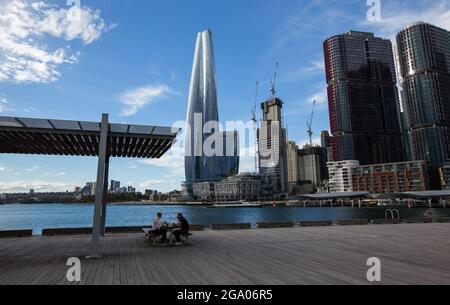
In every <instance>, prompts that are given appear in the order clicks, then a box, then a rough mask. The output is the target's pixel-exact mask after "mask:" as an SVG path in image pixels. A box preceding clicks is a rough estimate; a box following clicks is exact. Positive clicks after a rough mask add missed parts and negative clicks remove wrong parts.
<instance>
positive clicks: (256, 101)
mask: <svg viewBox="0 0 450 305" xmlns="http://www.w3.org/2000/svg"><path fill="white" fill-rule="evenodd" d="M258 91H259V81H257V82H256V93H255V104H254V105H253V109H252V121H253V135H254V143H253V145H255V173H256V174H257V173H258V156H259V147H258V139H257V137H258V135H257V133H258V131H257V129H258V128H257V125H258V120H257V119H256V104H257V103H258Z"/></svg>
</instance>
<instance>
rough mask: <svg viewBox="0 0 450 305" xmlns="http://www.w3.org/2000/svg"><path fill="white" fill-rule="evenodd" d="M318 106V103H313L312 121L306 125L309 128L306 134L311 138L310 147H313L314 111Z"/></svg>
mask: <svg viewBox="0 0 450 305" xmlns="http://www.w3.org/2000/svg"><path fill="white" fill-rule="evenodd" d="M316 104H317V101H316V100H314V102H313V110H312V113H311V119H310V120H309V122H306V125H307V126H308V130H307V131H306V132H307V133H308V136H309V145H310V146H312V145H313V142H312V136H313V134H314V132H313V130H312V124H313V119H314V110H315V109H316Z"/></svg>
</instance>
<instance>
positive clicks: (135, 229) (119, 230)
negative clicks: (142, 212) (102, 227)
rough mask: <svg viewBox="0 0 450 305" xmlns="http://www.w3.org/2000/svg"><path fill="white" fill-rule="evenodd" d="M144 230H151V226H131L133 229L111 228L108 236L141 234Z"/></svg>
mask: <svg viewBox="0 0 450 305" xmlns="http://www.w3.org/2000/svg"><path fill="white" fill-rule="evenodd" d="M143 229H151V226H131V227H109V228H106V233H107V234H125V233H140V232H142V230H143Z"/></svg>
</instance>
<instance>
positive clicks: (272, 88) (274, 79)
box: [270, 61, 278, 99]
mask: <svg viewBox="0 0 450 305" xmlns="http://www.w3.org/2000/svg"><path fill="white" fill-rule="evenodd" d="M277 73H278V61H277V63H276V64H275V72H274V75H273V81H271V82H270V85H271V89H270V92H271V93H272V98H273V99H275V95H276V93H277V91H276V90H275V84H276V81H277Z"/></svg>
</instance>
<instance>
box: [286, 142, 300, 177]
mask: <svg viewBox="0 0 450 305" xmlns="http://www.w3.org/2000/svg"><path fill="white" fill-rule="evenodd" d="M287 172H288V182H289V183H297V181H298V146H297V144H296V143H295V142H293V141H289V142H288V145H287Z"/></svg>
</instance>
